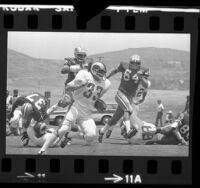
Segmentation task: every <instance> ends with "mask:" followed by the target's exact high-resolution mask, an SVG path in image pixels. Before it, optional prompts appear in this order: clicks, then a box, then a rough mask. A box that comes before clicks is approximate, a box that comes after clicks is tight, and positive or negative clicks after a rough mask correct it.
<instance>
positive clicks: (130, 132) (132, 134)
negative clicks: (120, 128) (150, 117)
mask: <svg viewBox="0 0 200 188" xmlns="http://www.w3.org/2000/svg"><path fill="white" fill-rule="evenodd" d="M137 132H138V131H137V129H135V128H131V130H130V131H129V132H128V133H127V138H129V139H130V138H132V137H133V136H135V134H136V133H137Z"/></svg>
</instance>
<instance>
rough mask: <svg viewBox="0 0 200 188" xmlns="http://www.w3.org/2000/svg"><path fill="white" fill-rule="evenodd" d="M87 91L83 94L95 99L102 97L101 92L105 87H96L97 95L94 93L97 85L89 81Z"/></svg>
mask: <svg viewBox="0 0 200 188" xmlns="http://www.w3.org/2000/svg"><path fill="white" fill-rule="evenodd" d="M87 89H88V90H87V91H85V92H84V93H83V96H84V97H86V98H88V99H89V98H90V97H92V99H93V100H94V101H95V100H96V99H97V97H100V95H101V92H102V90H103V88H102V87H100V86H97V88H96V91H97V93H96V95H93V92H94V90H95V85H94V84H93V83H89V84H88V85H87Z"/></svg>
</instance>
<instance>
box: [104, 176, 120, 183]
mask: <svg viewBox="0 0 200 188" xmlns="http://www.w3.org/2000/svg"><path fill="white" fill-rule="evenodd" d="M113 176H114V177H107V178H104V180H106V181H113V183H117V182H120V181H122V180H123V178H122V177H121V176H118V175H116V174H113Z"/></svg>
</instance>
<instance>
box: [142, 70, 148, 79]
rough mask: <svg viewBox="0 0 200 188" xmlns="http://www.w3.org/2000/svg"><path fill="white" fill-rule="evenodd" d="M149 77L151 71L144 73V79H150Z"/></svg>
mask: <svg viewBox="0 0 200 188" xmlns="http://www.w3.org/2000/svg"><path fill="white" fill-rule="evenodd" d="M149 76H150V71H149V70H147V71H145V72H144V73H143V77H144V78H146V79H148V77H149Z"/></svg>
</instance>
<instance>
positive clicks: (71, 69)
mask: <svg viewBox="0 0 200 188" xmlns="http://www.w3.org/2000/svg"><path fill="white" fill-rule="evenodd" d="M80 69H81V67H80V65H71V66H69V65H64V67H63V68H62V70H61V73H62V74H67V73H69V72H78V71H79V70H80Z"/></svg>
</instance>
